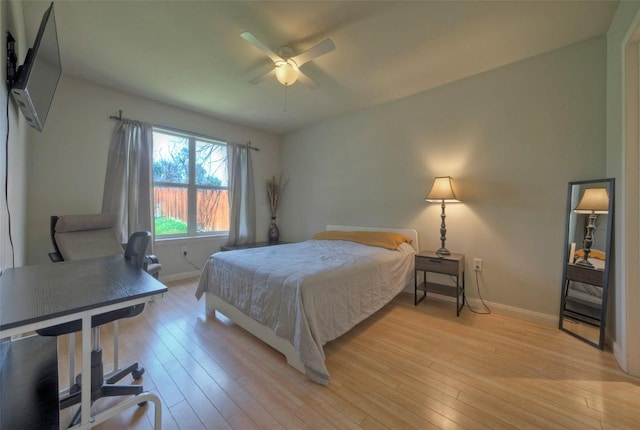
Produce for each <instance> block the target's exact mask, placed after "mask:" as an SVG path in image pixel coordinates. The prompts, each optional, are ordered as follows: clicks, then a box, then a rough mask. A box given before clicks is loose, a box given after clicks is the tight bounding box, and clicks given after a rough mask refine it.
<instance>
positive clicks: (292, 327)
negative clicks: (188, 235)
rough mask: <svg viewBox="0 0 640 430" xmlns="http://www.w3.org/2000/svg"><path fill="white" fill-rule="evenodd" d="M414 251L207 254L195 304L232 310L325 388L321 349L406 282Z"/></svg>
mask: <svg viewBox="0 0 640 430" xmlns="http://www.w3.org/2000/svg"><path fill="white" fill-rule="evenodd" d="M414 253H415V251H414V249H413V248H412V247H411V245H409V244H406V243H404V244H402V245H401V246H400V248H399V249H398V250H396V251H391V250H387V249H383V248H378V247H373V246H366V245H360V244H357V243H353V242H348V241H341V240H307V241H305V242H301V243H295V244H289V245H279V246H270V247H263V248H253V249H246V250H238V251H228V252H219V253H216V254H213V255H212V256H211V257H210V258H209V260H208V261H207V263H206V265H205V267H204V268H203V270H202V274H201V276H200V280H199V283H198V287H197V290H196V297H197V298H198V299H200V297H202V295H203V294H204V293H205V292H209V293H212V294H214V295H216V296H218V297H219V298H220V299H222V300H223V301H225V302H227V303H229V304H232V305H233V306H235V307H236V308H238V309H239V310H240V311H242V312H243V313H244V314H246V315H248V316H250V317H251V318H253V319H254V320H256V321H257V322H259V323H260V324H263V325H265V326H268V327H270V328H271V329H272V330H273V331H274V332H275V334H276V335H277V336H279V337H281V338H284V339H286V340H288V341H289V342H291V344H292V345H293V347H294V349H295V351H296V354H297V355H298V357H299V358H300V360H301V361H302V363H303V364H304V365H305V369H306V374H307V376H308V377H309V378H310V379H311V380H313V381H314V382H317V383H320V384H323V385H326V384H328V382H329V374H328V371H327V368H326V366H325V357H324V351H323V349H322V347H323V345H324V344H325V343H327V342H329V341H330V340H333V339H335V338H337V337H338V336H340V335H342V334H344V333H346V332H347V331H348V330H350V329H351V328H352V327H353V326H355V325H356V324H358V323H359V322H361V321H362V320H364V319H365V318H367V317H368V316H370V315H371V314H373V313H374V312H376V311H377V310H379V309H380V308H381V307H382V306H384V305H385V304H386V303H388V302H389V301H390V300H391V299H392V298H393V297H395V296H396V295H397V294H398V293H399V292H400V291H401V290H402V289H403V288H404V287H405V285H407V284H410V283H412V282H413V281H412V280H413V270H412V269H413V261H414V259H413V254H414Z"/></svg>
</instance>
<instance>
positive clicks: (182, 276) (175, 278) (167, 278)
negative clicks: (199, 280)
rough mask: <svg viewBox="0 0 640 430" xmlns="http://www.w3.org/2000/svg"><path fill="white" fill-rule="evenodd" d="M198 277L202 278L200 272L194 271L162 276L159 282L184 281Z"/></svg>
mask: <svg viewBox="0 0 640 430" xmlns="http://www.w3.org/2000/svg"><path fill="white" fill-rule="evenodd" d="M160 273H162V272H160ZM198 276H200V271H199V270H192V271H191V272H182V273H173V274H171V275H166V276H162V275H160V279H159V280H160V281H161V282H171V281H182V280H183V279H187V278H194V277H198Z"/></svg>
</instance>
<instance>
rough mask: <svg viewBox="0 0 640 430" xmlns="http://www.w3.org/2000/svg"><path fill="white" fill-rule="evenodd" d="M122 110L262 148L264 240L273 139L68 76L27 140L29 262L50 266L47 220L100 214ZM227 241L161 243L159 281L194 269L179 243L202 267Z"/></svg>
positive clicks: (257, 165)
mask: <svg viewBox="0 0 640 430" xmlns="http://www.w3.org/2000/svg"><path fill="white" fill-rule="evenodd" d="M119 109H122V110H123V116H125V117H127V118H132V119H137V120H140V121H145V122H150V123H153V124H158V125H164V126H168V127H174V128H178V129H181V130H188V131H192V132H195V133H201V134H204V135H206V136H210V137H215V138H218V139H222V140H226V141H231V142H246V141H251V142H252V144H253V146H256V147H258V148H260V149H261V151H260V152H254V153H253V160H254V169H255V171H254V173H255V178H256V197H257V202H258V207H257V218H258V221H259V222H258V233H257V234H258V237H263V238H265V240H266V238H267V227H268V223H269V218H270V215H269V213H268V211H267V205H266V197H265V196H263V193H260V191H261V190H263V188H264V185H263V184H264V181H266V179H267V178H269V177H271V175H273V174H277V173H278V171H279V169H278V138H277V137H276V136H273V135H270V134H266V133H262V132H258V131H255V130H252V129H249V128H246V127H241V126H237V125H234V124H231V123H228V122H224V121H220V120H216V119H214V118H211V117H207V116H204V115H200V114H197V113H193V112H188V111H185V110H182V109H178V108H175V107H172V106H169V105H165V104H162V103H158V102H154V101H152V100H148V99H144V98H140V97H135V96H132V95H129V94H125V93H122V92H119V91H114V90H112V89H109V88H105V87H102V86H98V85H95V84H92V83H89V82H87V81H83V80H79V79H75V78H73V77H70V76H67V75H63V76H62V79H61V81H60V84H59V86H58V89H57V92H56V95H55V99H54V101H53V105H52V107H51V111H50V113H49V117H48V119H47V124H46V127H45V130H44V132H43V133H38V132H35V131H31V132H30V133H29V136H28V140H29V149H30V162H29V168H28V171H29V192H28V215H27V225H28V226H29V229H28V258H27V259H28V263H29V264H35V263H44V262H47V261H48V257H47V252H49V251H51V242H50V237H49V216H50V215H64V214H82V213H97V212H100V211H101V207H102V192H103V187H104V178H105V169H106V163H107V150H108V147H109V143H110V140H111V133H112V131H113V128H114V126H115V125H116V123H115V121H113V120H110V119H109V116H110V115H117V114H118V110H119ZM260 220H262V221H263V222H262V223H260ZM225 241H226V236H224V237H219V238H217V239H193V240H173V241H166V242H165V241H159V242H156V247H155V253H156V254H157V255H158V257H159V258H160V261H161V263H162V264H163V270H162V272H161V275H160V276H161V279H170V278H171V277H172V275H176V274H180V273H184V272H195V271H196V269H195V268H194V267H192V266H191V265H189V264H188V263H187V262H186V261H184V260H183V257H182V254H181V252H180V247H181V246H183V245H187V246H188V248H189V255H188V258H189V260H190V261H192V262H193V263H194V264H195V265H197V266H198V267H202V265H203V264H204V261H205V260H206V258H207V257H208V256H209V255H210V254H211V253H212V252H214V251H218V250H219V249H220V246H221V245H222V244H224V242H225Z"/></svg>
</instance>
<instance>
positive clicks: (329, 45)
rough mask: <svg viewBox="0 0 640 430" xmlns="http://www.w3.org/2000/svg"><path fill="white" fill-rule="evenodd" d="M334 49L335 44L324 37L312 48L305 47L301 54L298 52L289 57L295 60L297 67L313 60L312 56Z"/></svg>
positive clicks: (315, 56)
mask: <svg viewBox="0 0 640 430" xmlns="http://www.w3.org/2000/svg"><path fill="white" fill-rule="evenodd" d="M334 49H336V45H334V44H333V42H332V41H331V39H325V40H323V41H322V42H320V43H318V44H317V45H316V46H314V47H313V48H310V49H307V50H306V51H304V52H303V53H302V54H298V55H296V56H295V57H293V58H291V59H292V60H293V61H295V62H296V64H297V65H298V67H300V66H302V65H303V64H304V63H307V62H309V61H311V60H313V59H314V58H317V57H319V56H321V55H324V54H326V53H327V52H331V51H333V50H334Z"/></svg>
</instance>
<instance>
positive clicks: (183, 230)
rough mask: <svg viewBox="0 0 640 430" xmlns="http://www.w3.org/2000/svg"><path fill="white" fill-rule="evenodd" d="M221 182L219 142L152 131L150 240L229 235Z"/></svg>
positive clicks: (223, 154)
mask: <svg viewBox="0 0 640 430" xmlns="http://www.w3.org/2000/svg"><path fill="white" fill-rule="evenodd" d="M227 178H228V174H227V145H226V143H225V142H221V141H217V140H213V139H208V138H204V137H201V136H196V135H189V134H185V133H178V132H175V131H170V130H165V129H160V128H154V130H153V189H154V192H153V194H154V220H155V234H156V238H159V239H162V238H171V237H190V236H199V235H207V234H215V233H222V232H227V231H229V195H228V192H229V189H228V180H227Z"/></svg>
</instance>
